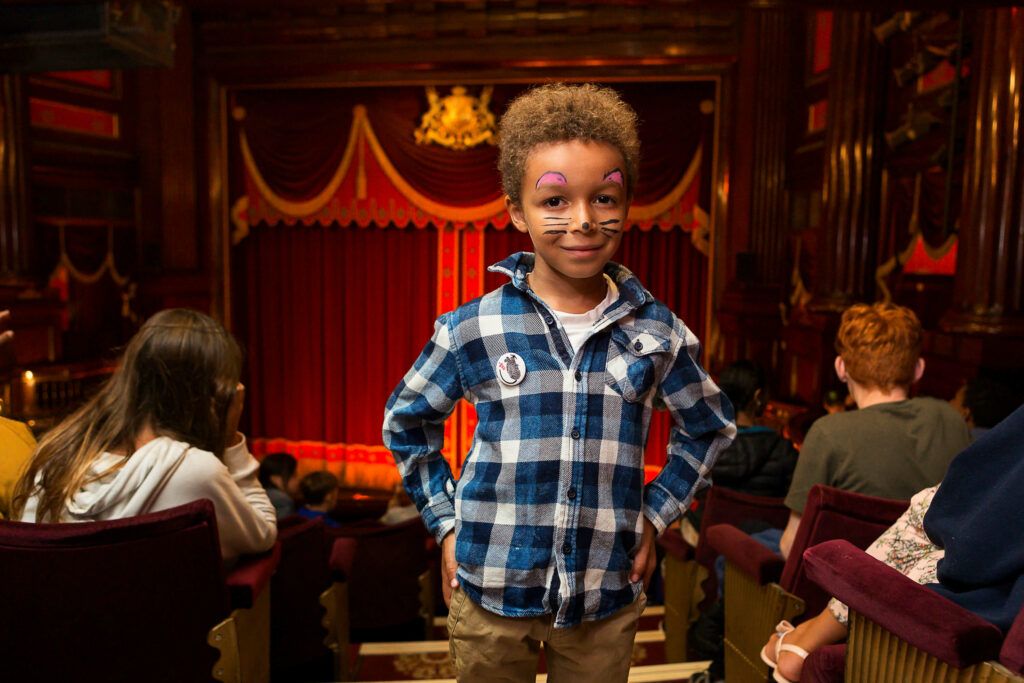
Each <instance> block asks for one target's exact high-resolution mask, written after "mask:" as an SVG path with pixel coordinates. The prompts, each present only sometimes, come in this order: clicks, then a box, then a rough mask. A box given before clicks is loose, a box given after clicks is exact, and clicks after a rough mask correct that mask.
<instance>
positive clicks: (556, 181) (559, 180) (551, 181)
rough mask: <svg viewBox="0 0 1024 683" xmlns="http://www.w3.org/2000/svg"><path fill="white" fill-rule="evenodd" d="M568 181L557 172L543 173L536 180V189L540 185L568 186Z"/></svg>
mask: <svg viewBox="0 0 1024 683" xmlns="http://www.w3.org/2000/svg"><path fill="white" fill-rule="evenodd" d="M568 184H569V181H568V180H566V179H565V176H564V175H562V174H561V173H559V172H558V171H545V172H544V173H543V174H542V175H541V177H540V178H537V185H536V186H535V189H536V188H539V187H540V186H541V185H568Z"/></svg>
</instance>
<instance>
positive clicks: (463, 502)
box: [384, 252, 736, 628]
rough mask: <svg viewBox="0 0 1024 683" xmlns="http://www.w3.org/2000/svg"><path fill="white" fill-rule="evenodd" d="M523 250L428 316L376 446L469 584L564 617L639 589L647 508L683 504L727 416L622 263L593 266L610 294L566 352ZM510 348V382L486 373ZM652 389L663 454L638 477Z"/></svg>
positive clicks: (690, 339)
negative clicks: (496, 275)
mask: <svg viewBox="0 0 1024 683" xmlns="http://www.w3.org/2000/svg"><path fill="white" fill-rule="evenodd" d="M533 263H534V257H533V254H530V253H525V252H524V253H519V254H514V255H513V256H510V257H509V258H507V259H506V260H504V261H502V262H501V263H498V264H497V265H494V266H491V268H490V270H492V271H495V272H501V273H505V274H507V275H508V276H509V277H511V278H512V282H511V283H510V284H507V285H505V286H503V287H501V288H499V289H496V290H495V291H493V292H490V293H489V294H486V295H484V296H483V297H480V298H479V299H476V300H474V301H471V302H469V303H467V304H465V305H463V306H460V307H459V308H457V309H456V310H454V311H452V312H451V313H446V314H445V315H443V316H441V317H440V318H439V319H438V321H437V323H436V325H435V328H434V336H433V337H432V338H431V340H430V341H429V342H428V343H427V345H426V348H424V350H423V353H422V354H421V355H420V357H419V358H418V359H417V361H416V363H415V365H413V367H412V369H410V370H409V372H408V373H407V374H406V376H405V377H404V378H403V379H402V381H401V382H400V383H399V385H398V387H397V388H396V389H395V391H394V393H393V394H392V395H391V398H390V399H389V401H388V404H387V413H386V415H385V418H384V443H385V444H386V445H387V447H388V448H389V449H391V451H392V453H393V454H394V457H395V461H396V463H397V464H398V468H399V471H400V472H401V475H402V479H403V483H404V484H405V488H406V489H407V490H408V491H409V494H410V495H411V496H412V498H413V500H415V501H416V505H417V506H418V507H419V509H420V513H421V514H422V515H423V519H424V522H425V523H426V525H427V528H428V529H429V530H430V531H431V532H432V533H433V534H434V535H435V536H436V538H437V540H438V542H440V541H441V539H442V538H444V536H445V535H447V534H448V533H449V532H450V531H453V530H454V531H455V558H456V561H457V562H458V564H459V570H458V577H459V582H460V585H461V586H462V588H463V590H464V591H465V592H466V594H467V596H468V597H469V598H470V599H472V600H473V601H474V602H476V603H477V604H479V605H481V606H482V607H484V608H485V609H487V610H489V611H492V612H495V613H497V614H500V615H503V616H509V617H525V616H537V615H540V614H548V613H552V612H554V614H555V626H556V627H558V628H564V627H568V626H572V625H575V624H578V623H579V622H581V621H583V620H590V619H601V618H603V617H605V616H608V615H610V614H612V613H614V612H615V611H617V610H619V609H621V608H622V607H624V606H626V605H627V604H629V603H631V602H632V601H633V600H634V599H635V598H636V596H637V595H638V594H639V592H640V591H641V589H642V584H641V583H640V582H638V583H636V584H632V583H631V582H630V580H629V574H630V569H631V568H632V558H633V556H634V555H635V553H636V550H637V547H638V546H639V543H640V540H641V535H642V533H643V517H644V516H646V517H647V518H648V519H649V520H650V521H651V522H652V523H653V524H654V526H655V527H656V528H657V530H658V533H661V532H662V531H663V530H664V529H665V527H666V526H667V525H669V524H670V523H671V522H672V521H673V520H675V519H676V518H677V517H679V516H680V515H681V514H682V512H683V511H684V510H685V509H686V507H687V506H688V505H689V503H690V500H691V499H692V498H693V495H694V493H696V491H697V490H698V489H700V488H703V487H705V486H707V485H708V481H707V477H708V474H709V472H710V470H711V467H712V465H713V464H714V462H715V458H716V457H717V456H718V453H719V452H721V450H722V449H723V448H725V447H726V446H728V445H729V443H730V442H731V441H732V439H733V437H734V435H735V433H736V427H735V425H734V424H733V419H732V406H731V405H730V403H729V401H728V399H727V398H725V396H724V394H722V393H721V391H720V390H719V389H718V387H717V386H716V385H715V383H714V382H713V381H712V380H711V379H710V378H709V377H708V375H707V373H706V372H704V370H703V369H702V368H701V366H700V363H699V362H698V360H697V359H698V356H699V355H700V343H699V342H698V340H697V338H696V336H694V334H693V333H692V332H690V330H689V329H687V327H686V325H684V324H683V322H682V321H681V320H679V319H678V318H677V317H676V316H675V315H674V314H673V313H672V311H670V310H669V309H668V308H667V307H666V306H664V305H663V304H661V303H659V302H657V301H655V300H654V298H653V297H652V296H651V294H650V292H648V291H647V290H645V289H644V288H643V286H642V285H641V284H640V282H639V280H637V278H636V277H635V276H634V275H633V274H632V273H630V272H629V271H628V270H626V269H625V268H623V267H622V266H619V265H616V264H614V263H609V264H608V266H607V267H606V268H605V272H606V273H607V274H608V275H609V276H610V277H611V278H612V279H613V280H614V281H615V283H616V284H617V285H618V288H619V298H618V299H617V300H616V301H615V302H613V303H612V305H611V306H609V307H608V309H607V310H606V311H605V312H604V315H603V316H602V317H601V318H600V319H599V320H598V322H597V323H596V324H595V326H594V329H593V331H592V332H591V333H590V335H589V336H588V337H587V338H586V340H585V341H584V342H583V343H582V345H581V346H580V349H579V350H578V351H577V352H576V353H575V354H573V352H572V347H571V346H570V344H569V340H568V337H567V336H566V334H565V331H564V329H562V327H561V326H560V324H559V323H558V318H557V316H556V315H555V313H554V312H553V311H552V310H551V308H550V307H549V306H548V305H547V304H545V303H544V302H543V301H542V300H541V299H540V298H538V297H537V295H536V294H534V293H533V291H532V290H531V289H530V288H529V286H528V284H527V281H526V276H527V274H528V273H529V272H530V271H531V270H532V269H533ZM508 353H515V354H517V355H518V356H519V357H520V358H521V359H522V361H523V364H524V365H525V368H520V369H519V370H520V371H521V372H523V373H524V374H523V375H522V376H521V377H520V376H518V375H516V374H515V373H514V372H513V377H512V378H511V381H513V382H514V381H516V380H518V381H519V383H518V384H514V385H512V384H511V383H510V382H509V381H506V382H503V381H501V379H500V378H499V376H498V373H497V370H496V365H497V363H498V362H499V360H500V359H502V357H503V356H505V354H508ZM505 379H506V380H510V378H509V377H508V376H507V373H506V378H505ZM461 398H466V399H468V400H469V401H470V402H472V403H473V404H474V405H475V406H476V413H477V417H478V420H479V422H478V424H477V428H476V433H475V435H474V438H473V446H472V449H471V450H470V452H469V454H468V455H467V457H466V461H465V464H464V465H463V469H462V476H461V477H460V478H459V481H458V483H457V484H456V483H455V481H454V480H453V478H452V473H451V470H450V469H449V467H448V464H447V462H446V461H445V460H444V458H443V457H441V446H442V443H443V439H444V421H445V419H446V418H447V417H448V415H449V414H451V412H452V411H453V410H454V408H455V405H456V403H457V402H458V400H459V399H461ZM655 401H658V402H660V403H663V404H664V405H665V406H666V407H667V408H668V410H669V411H670V412H671V414H672V417H673V419H674V421H675V426H674V427H673V429H672V435H671V440H670V443H669V444H668V461H667V463H666V464H665V467H664V468H663V469H662V470H661V472H660V474H658V476H657V478H655V479H654V481H653V482H651V483H650V484H648V485H647V486H646V487H645V486H644V442H645V441H646V439H647V430H648V426H649V424H650V417H651V410H652V406H653V404H654V403H655ZM641 513H643V514H642V515H641Z"/></svg>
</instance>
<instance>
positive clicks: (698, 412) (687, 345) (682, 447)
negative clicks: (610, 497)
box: [644, 323, 736, 534]
mask: <svg viewBox="0 0 1024 683" xmlns="http://www.w3.org/2000/svg"><path fill="white" fill-rule="evenodd" d="M677 325H678V326H677V330H678V331H679V342H678V343H677V344H676V347H675V351H674V355H673V360H672V366H671V367H670V368H669V370H668V372H667V373H665V377H664V378H663V379H662V381H661V384H660V385H659V387H658V398H659V399H660V400H661V401H662V402H663V403H664V404H665V407H666V408H668V411H669V413H671V415H672V421H673V423H674V424H673V426H672V432H671V435H670V436H669V443H668V460H667V461H666V462H665V466H664V467H663V468H662V470H661V472H660V473H659V474H658V476H657V477H655V479H654V481H652V482H651V483H650V484H648V485H647V487H646V488H645V489H644V515H645V516H646V517H647V519H649V520H650V521H651V523H653V524H654V526H655V529H656V530H657V532H658V534H661V533H662V532H663V531H664V530H665V527H667V526H668V525H669V524H671V523H672V522H673V521H675V519H676V518H678V517H679V516H680V515H681V514H683V512H684V511H685V510H686V508H687V506H688V505H689V504H690V501H691V500H693V496H694V494H695V493H697V491H698V490H700V489H703V488H705V487H706V486H709V485H710V482H708V479H707V476H708V474H709V473H710V472H711V467H712V466H713V465H714V464H715V458H717V457H718V454H719V453H720V452H721V451H722V449H724V448H725V447H727V446H728V445H729V444H730V443H731V442H732V440H733V438H735V436H736V424H735V423H734V422H733V408H732V404H731V403H729V399H728V398H726V396H725V394H723V393H722V392H721V390H720V389H719V388H718V386H717V385H716V384H715V383H714V382H713V381H712V380H711V378H710V377H709V376H708V374H707V373H706V372H704V368H702V367H701V365H700V362H699V361H698V360H697V359H698V357H699V356H700V342H699V341H698V340H697V337H696V336H694V334H693V333H692V332H690V330H688V329H687V328H686V326H685V325H683V324H682V323H677Z"/></svg>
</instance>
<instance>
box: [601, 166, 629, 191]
mask: <svg viewBox="0 0 1024 683" xmlns="http://www.w3.org/2000/svg"><path fill="white" fill-rule="evenodd" d="M604 179H605V180H606V181H608V182H610V183H615V184H617V185H621V186H623V187H625V186H626V179H625V178H624V177H623V176H622V171H620V170H619V169H617V168H613V169H612V170H610V171H608V172H607V173H605V174H604Z"/></svg>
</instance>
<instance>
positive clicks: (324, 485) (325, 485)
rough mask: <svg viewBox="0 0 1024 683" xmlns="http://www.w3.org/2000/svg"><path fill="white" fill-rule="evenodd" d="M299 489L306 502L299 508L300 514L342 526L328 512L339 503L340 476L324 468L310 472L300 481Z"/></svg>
mask: <svg viewBox="0 0 1024 683" xmlns="http://www.w3.org/2000/svg"><path fill="white" fill-rule="evenodd" d="M299 490H300V491H301V492H302V498H303V500H304V501H305V504H304V505H303V506H302V507H300V508H299V510H298V514H300V515H302V516H303V517H306V518H307V519H322V520H323V521H324V524H326V525H327V526H329V527H332V528H336V527H340V526H341V524H339V523H338V522H337V521H335V520H334V519H331V517H330V516H329V515H328V514H327V513H329V512H331V511H332V510H334V508H335V506H336V505H337V504H338V478H337V477H336V476H334V475H333V474H331V473H330V472H324V471H322V470H319V471H316V472H310V473H309V474H307V475H306V476H304V477H303V478H302V481H300V482H299Z"/></svg>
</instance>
